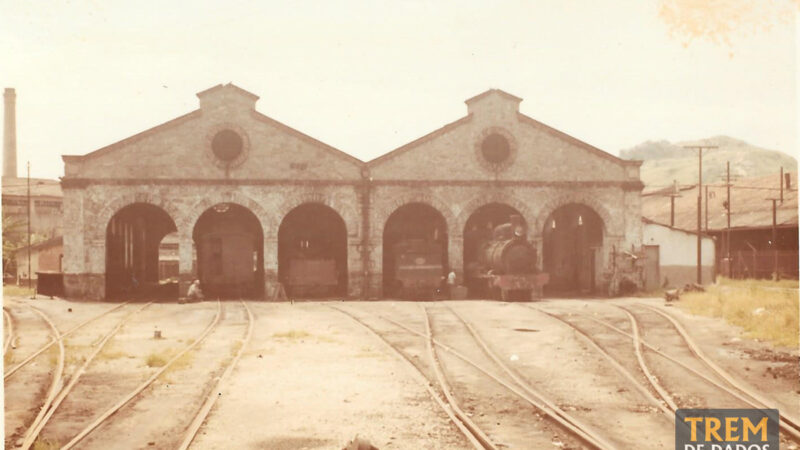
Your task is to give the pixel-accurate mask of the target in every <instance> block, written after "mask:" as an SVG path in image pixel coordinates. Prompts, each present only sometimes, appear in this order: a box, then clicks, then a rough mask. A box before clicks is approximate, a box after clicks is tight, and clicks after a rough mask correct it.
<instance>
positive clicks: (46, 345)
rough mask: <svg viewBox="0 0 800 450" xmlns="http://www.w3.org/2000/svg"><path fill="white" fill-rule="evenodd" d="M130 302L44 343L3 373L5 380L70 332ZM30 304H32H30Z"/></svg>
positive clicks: (120, 306)
mask: <svg viewBox="0 0 800 450" xmlns="http://www.w3.org/2000/svg"><path fill="white" fill-rule="evenodd" d="M128 303H129V302H125V303H121V304H119V305H117V306H115V307H113V308H111V309H108V310H106V311H104V312H103V313H101V314H99V315H97V316H94V317H91V318H89V319H86V320H85V321H83V322H81V323H79V324H78V325H75V326H74V327H72V328H70V329H69V330H68V331H65V332H64V333H61V336H60V337H59V338H57V339H52V340H51V341H50V342H48V343H47V344H45V345H44V346H43V347H41V348H40V349H39V350H37V351H35V352H33V354H31V355H30V356H28V357H27V358H25V359H24V360H22V362H20V363H19V364H17V365H16V366H14V367H12V368H10V369H8V371H6V373H5V374H4V375H3V380H8V378H9V377H11V375H14V373H16V372H17V371H18V370H19V369H21V368H22V367H24V366H25V365H26V364H28V363H29V362H31V361H33V359H34V358H36V357H37V356H39V355H40V354H42V352H44V351H45V350H47V349H48V348H50V347H51V346H52V345H53V344H55V343H56V342H60V341H61V340H62V339H64V338H65V337H67V336H69V335H70V334H72V333H73V332H74V331H76V330H78V329H80V328H83V327H84V326H86V325H87V324H89V323H91V322H93V321H95V320H97V319H99V318H101V317H103V316H105V315H106V314H109V313H111V312H113V311H116V310H117V309H119V308H122V307H123V306H125V305H127V304H128ZM23 304H24V305H28V304H27V303H23ZM28 306H30V305H28Z"/></svg>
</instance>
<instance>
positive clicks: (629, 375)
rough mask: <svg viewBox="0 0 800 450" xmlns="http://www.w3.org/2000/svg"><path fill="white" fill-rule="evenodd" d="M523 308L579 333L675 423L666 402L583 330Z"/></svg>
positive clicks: (566, 322)
mask: <svg viewBox="0 0 800 450" xmlns="http://www.w3.org/2000/svg"><path fill="white" fill-rule="evenodd" d="M521 306H525V307H527V308H529V309H532V310H534V311H537V312H539V313H541V314H545V315H547V316H548V317H551V318H553V319H556V320H558V321H559V322H561V323H563V324H564V325H566V326H568V327H570V328H571V329H572V330H574V331H575V332H576V333H578V335H579V336H581V337H582V338H583V339H584V340H585V341H586V342H587V343H588V344H589V345H590V346H591V347H592V348H594V349H595V350H596V351H597V352H598V353H600V354H601V355H602V356H603V357H604V358H605V359H606V360H607V361H608V362H609V363H610V364H611V366H612V367H614V369H615V370H616V371H617V372H619V373H620V374H621V375H622V376H623V377H625V378H626V379H627V380H628V381H629V382H630V383H631V384H633V386H634V387H635V388H636V390H638V391H639V392H640V393H641V394H642V395H644V397H645V398H647V400H648V401H649V402H650V403H652V404H653V405H655V406H656V407H657V408H658V409H659V410H660V411H661V412H662V413H663V414H664V415H666V416H667V417H668V418H669V419H670V421H673V420H674V419H675V416H674V414H673V411H670V410H669V409H668V408H667V407H666V406H665V404H664V402H662V401H660V400H658V399H657V398H656V397H655V396H653V394H652V393H651V392H650V390H648V389H647V388H646V387H644V386H643V385H642V384H641V383H639V381H638V380H637V379H636V377H634V376H633V374H632V373H630V371H628V369H626V368H625V367H623V366H622V364H620V362H619V361H617V360H616V359H615V358H614V357H613V356H611V355H610V354H609V353H608V352H606V351H605V349H603V347H602V346H601V345H600V344H599V343H597V341H595V340H594V339H592V338H591V337H590V336H589V335H588V334H586V333H585V332H584V331H583V330H581V329H580V328H578V327H577V326H575V325H574V324H572V323H570V322H569V321H567V320H565V319H563V318H562V317H559V316H557V315H555V314H551V313H549V312H547V311H545V310H543V309H540V308H537V307H535V306H530V305H521ZM644 375H645V377H647V376H648V373H647V372H645V373H644Z"/></svg>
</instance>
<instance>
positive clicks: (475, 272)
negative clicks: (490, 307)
mask: <svg viewBox="0 0 800 450" xmlns="http://www.w3.org/2000/svg"><path fill="white" fill-rule="evenodd" d="M514 215H517V216H520V217H521V216H522V214H520V212H519V211H517V210H516V209H515V208H513V207H511V206H509V205H507V204H505V203H487V204H485V205H483V206H481V207H480V208H478V209H477V210H475V212H473V213H472V214H471V215H470V216H469V218H468V219H467V222H466V224H465V225H464V285H465V286H466V287H467V289H468V295H469V297H470V298H488V297H490V294H491V293H490V292H488V284H487V282H486V280H484V279H482V278H480V275H481V274H483V273H485V270H482V269H483V268H482V267H480V260H481V255H480V253H481V252H482V251H483V248H484V246H485V244H486V243H487V242H489V241H490V240H491V239H492V232H493V230H494V228H495V227H496V226H498V225H502V224H504V223H509V222H510V220H511V216H514ZM523 228H524V229H526V230H527V224H525V223H524V221H523Z"/></svg>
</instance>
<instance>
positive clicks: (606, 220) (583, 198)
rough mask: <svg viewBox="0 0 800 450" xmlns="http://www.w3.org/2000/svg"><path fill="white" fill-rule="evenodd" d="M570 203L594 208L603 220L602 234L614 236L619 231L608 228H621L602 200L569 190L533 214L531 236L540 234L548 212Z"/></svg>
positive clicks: (548, 214)
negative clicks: (614, 231) (613, 231)
mask: <svg viewBox="0 0 800 450" xmlns="http://www.w3.org/2000/svg"><path fill="white" fill-rule="evenodd" d="M570 203H577V204H582V205H586V206H587V207H589V208H591V209H592V210H594V212H596V213H597V215H598V216H600V219H602V221H603V234H604V235H607V236H616V235H617V234H621V233H611V232H610V230H622V224H621V223H619V221H618V219H615V218H614V216H612V215H611V214H610V213H609V212H608V208H606V207H605V205H604V204H603V202H601V201H599V200H597V199H596V198H595V197H593V196H592V195H590V194H586V193H581V192H570V193H563V194H560V195H558V196H555V197H553V198H551V199H550V200H548V201H547V202H545V203H544V204H543V205H542V207H541V208H539V211H538V213H537V214H536V215H535V218H536V220H535V221H532V222H529V223H531V224H532V225H533V227H534V229H533V233H532V235H533V236H539V237H540V236H541V235H542V230H543V228H544V224H545V221H546V220H547V218H548V217H550V214H552V213H553V212H554V211H555V210H557V209H558V208H560V207H562V206H565V205H568V204H570Z"/></svg>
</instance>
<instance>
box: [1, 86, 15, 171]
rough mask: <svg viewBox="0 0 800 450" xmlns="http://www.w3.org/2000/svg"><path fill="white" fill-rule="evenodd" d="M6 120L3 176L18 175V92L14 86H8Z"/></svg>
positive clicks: (4, 96) (4, 93)
mask: <svg viewBox="0 0 800 450" xmlns="http://www.w3.org/2000/svg"><path fill="white" fill-rule="evenodd" d="M3 98H4V99H5V116H4V117H5V120H4V121H3V178H16V177H17V111H16V103H17V93H16V92H15V91H14V88H6V89H5V91H4V92H3Z"/></svg>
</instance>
